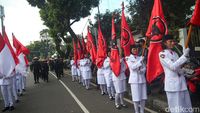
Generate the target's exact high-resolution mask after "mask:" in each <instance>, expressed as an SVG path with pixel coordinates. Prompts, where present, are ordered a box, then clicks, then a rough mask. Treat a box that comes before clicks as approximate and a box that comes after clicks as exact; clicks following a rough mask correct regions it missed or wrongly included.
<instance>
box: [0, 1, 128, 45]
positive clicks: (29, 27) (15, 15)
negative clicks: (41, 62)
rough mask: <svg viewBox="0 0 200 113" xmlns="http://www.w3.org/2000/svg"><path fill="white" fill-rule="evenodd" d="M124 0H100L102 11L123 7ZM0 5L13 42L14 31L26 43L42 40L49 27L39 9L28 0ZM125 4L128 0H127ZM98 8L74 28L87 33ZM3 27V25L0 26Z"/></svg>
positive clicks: (74, 25)
mask: <svg viewBox="0 0 200 113" xmlns="http://www.w3.org/2000/svg"><path fill="white" fill-rule="evenodd" d="M122 1H123V0H100V5H99V8H100V13H104V12H105V11H106V9H109V10H110V11H113V10H115V9H118V8H121V3H122ZM0 5H2V6H3V7H4V13H5V17H4V26H5V28H6V33H7V35H8V37H9V39H10V41H11V43H12V33H14V34H15V36H16V38H17V39H18V40H19V41H20V42H21V43H22V44H24V45H29V44H30V43H31V42H33V41H36V40H40V34H39V33H40V31H41V30H42V29H46V28H47V27H46V26H44V25H43V21H42V20H41V18H40V15H39V9H38V8H36V7H31V5H29V3H28V2H27V0H0ZM125 5H127V4H126V2H125ZM97 12H98V11H97V8H94V9H93V10H91V13H92V14H91V16H89V17H86V18H84V19H81V20H80V21H79V22H76V23H74V24H73V25H72V29H73V30H74V32H75V33H76V34H81V33H82V32H83V35H86V33H87V31H86V30H87V24H88V22H87V20H88V19H91V20H93V17H94V15H95V14H96V13H97ZM0 29H1V27H0Z"/></svg>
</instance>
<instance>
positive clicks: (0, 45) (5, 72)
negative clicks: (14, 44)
mask: <svg viewBox="0 0 200 113" xmlns="http://www.w3.org/2000/svg"><path fill="white" fill-rule="evenodd" d="M15 66H16V64H15V60H14V58H13V55H12V53H11V51H10V49H9V47H8V45H7V44H6V43H5V41H4V39H3V37H2V35H1V33H0V77H9V76H12V72H13V70H14V69H15Z"/></svg>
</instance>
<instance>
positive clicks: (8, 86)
mask: <svg viewBox="0 0 200 113" xmlns="http://www.w3.org/2000/svg"><path fill="white" fill-rule="evenodd" d="M25 70H26V72H23V73H22V72H21V71H19V70H18V69H17V68H15V70H13V72H12V73H11V75H10V76H9V77H6V76H5V75H3V74H2V73H0V76H1V78H0V86H1V93H2V98H3V101H4V108H3V109H2V112H5V111H8V110H9V111H12V110H14V109H15V108H14V105H15V103H18V102H19V96H22V95H23V93H24V92H25V91H26V77H27V74H28V70H27V67H26V69H25Z"/></svg>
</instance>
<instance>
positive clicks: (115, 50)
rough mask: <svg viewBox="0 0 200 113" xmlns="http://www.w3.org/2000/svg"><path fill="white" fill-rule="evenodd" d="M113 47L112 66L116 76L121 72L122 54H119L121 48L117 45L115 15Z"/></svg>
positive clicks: (112, 37) (111, 54)
mask: <svg viewBox="0 0 200 113" xmlns="http://www.w3.org/2000/svg"><path fill="white" fill-rule="evenodd" d="M111 34H112V36H111V39H112V45H111V46H112V47H111V53H110V67H111V69H112V71H113V73H114V74H115V76H117V77H118V76H119V74H120V68H121V65H120V56H119V49H118V47H117V39H116V32H115V23H114V15H113V17H112V33H111Z"/></svg>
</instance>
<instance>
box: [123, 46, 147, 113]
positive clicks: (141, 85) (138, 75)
mask: <svg viewBox="0 0 200 113" xmlns="http://www.w3.org/2000/svg"><path fill="white" fill-rule="evenodd" d="M143 59H144V57H143V56H138V47H137V45H133V46H132V47H131V55H130V56H129V57H128V58H127V59H126V61H127V64H128V67H129V70H130V76H129V81H128V83H129V84H130V86H131V94H132V100H133V104H134V109H135V113H144V107H145V100H146V99H147V89H146V79H145V71H146V66H145V64H144V63H143ZM139 110H140V112H139Z"/></svg>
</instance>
